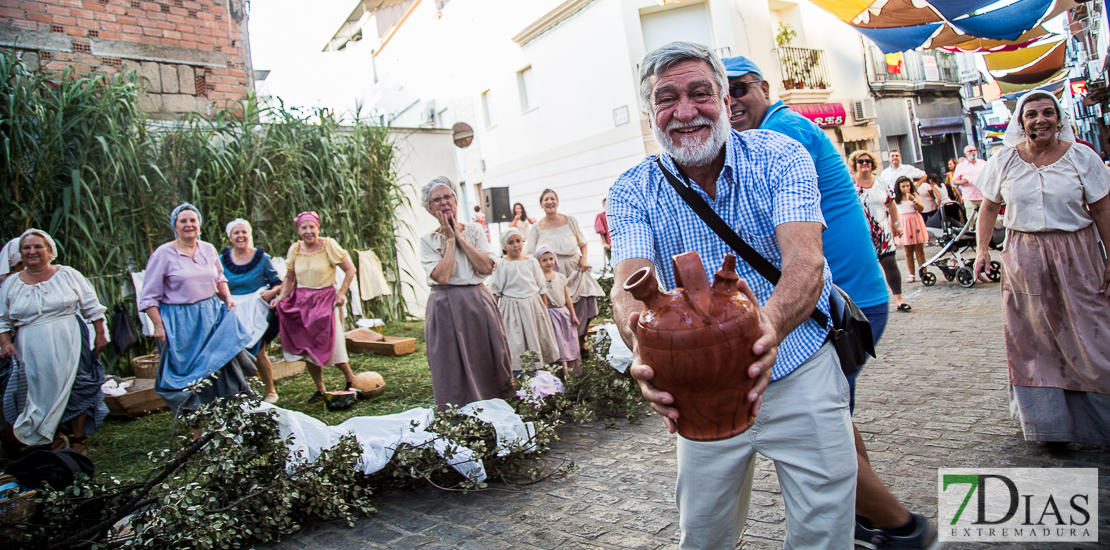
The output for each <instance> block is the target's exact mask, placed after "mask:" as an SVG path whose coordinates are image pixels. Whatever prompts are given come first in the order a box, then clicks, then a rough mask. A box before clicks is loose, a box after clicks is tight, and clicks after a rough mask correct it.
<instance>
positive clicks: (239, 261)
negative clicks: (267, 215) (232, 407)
mask: <svg viewBox="0 0 1110 550" xmlns="http://www.w3.org/2000/svg"><path fill="white" fill-rule="evenodd" d="M225 231H226V233H227V238H228V240H229V241H231V248H225V249H223V250H222V251H221V252H220V262H221V263H223V265H224V277H226V278H227V288H228V290H230V291H231V301H232V302H235V308H236V315H237V316H238V317H239V322H240V323H242V324H243V326H244V327H246V329H247V331H248V332H250V335H251V344H250V346H248V348H247V351H248V352H249V353H250V354H251V355H253V356H254V358H255V361H256V362H257V365H258V377H259V378H261V379H262V383H263V384H265V386H266V390H265V392H266V393H265V397H263V399H262V400H263V401H265V402H267V403H277V400H278V396H277V391H275V390H274V376H273V372H272V370H271V369H272V367H271V365H270V358H269V356H267V355H266V347H267V346H268V345H269V343H270V342H271V341H272V340H273V339H274V337H275V336H277V335H278V321H277V315H276V314H275V313H274V310H273V309H271V308H270V300H273V299H274V296H276V295H277V293H278V292H281V277H278V274H277V271H276V270H275V269H274V266H273V264H272V263H270V255H269V254H267V253H266V251H265V250H263V249H261V248H255V247H254V236H253V235H252V234H251V224H250V222H248V221H247V220H244V219H242V218H237V219H235V220H232V221H231V223H228V224H227V227H226V228H225Z"/></svg>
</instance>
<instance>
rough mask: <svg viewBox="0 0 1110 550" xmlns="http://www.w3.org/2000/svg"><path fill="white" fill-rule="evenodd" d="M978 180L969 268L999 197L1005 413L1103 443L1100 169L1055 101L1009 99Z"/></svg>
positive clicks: (1109, 305) (1107, 399)
mask: <svg viewBox="0 0 1110 550" xmlns="http://www.w3.org/2000/svg"><path fill="white" fill-rule="evenodd" d="M1003 144H1004V147H1003V148H1002V149H1001V150H1000V151H998V152H997V153H995V155H994V156H992V157H991V159H990V161H988V162H987V163H986V167H985V169H984V170H983V173H982V174H981V175H980V179H979V180H978V184H979V188H980V190H981V191H982V192H983V205H982V207H981V209H980V211H979V222H978V223H979V225H978V252H977V254H976V258H975V275H976V277H977V278H979V279H980V280H984V281H985V280H986V279H983V272H984V271H985V270H987V269H988V267H989V266H990V261H991V256H990V241H991V234H992V233H993V232H994V222H995V219H997V217H998V213H999V211H1000V209H1001V205H1002V204H1003V203H1005V204H1006V215H1005V221H1006V247H1005V248H1004V249H1003V250H1002V266H1003V270H1002V305H1003V308H1004V309H1003V326H1004V329H1005V330H1004V334H1005V340H1006V363H1007V365H1008V366H1009V370H1010V400H1011V403H1010V411H1011V414H1012V415H1013V417H1014V418H1016V419H1018V420H1019V421H1020V422H1021V429H1022V431H1023V432H1024V433H1025V439H1026V441H1039V442H1047V443H1050V444H1052V445H1053V446H1059V445H1060V444H1062V443H1064V442H1075V443H1087V444H1093V445H1110V345H1107V335H1110V265H1108V264H1107V263H1106V260H1105V258H1104V257H1103V255H1102V251H1100V250H1099V245H1098V241H1099V239H1100V238H1101V239H1102V240H1103V242H1105V241H1106V240H1107V239H1108V238H1110V172H1107V170H1105V169H1103V168H1102V160H1101V159H1100V158H1099V157H1098V155H1097V154H1095V152H1094V151H1092V150H1091V149H1089V148H1087V147H1084V146H1082V145H1080V144H1078V143H1076V142H1075V134H1074V133H1073V132H1072V129H1071V126H1070V125H1069V124H1068V114H1067V111H1066V110H1064V109H1062V108H1061V107H1060V104H1059V103H1058V102H1057V101H1056V98H1055V97H1053V96H1052V95H1050V94H1046V93H1044V92H1036V91H1034V92H1030V93H1028V94H1025V95H1024V96H1022V97H1021V99H1019V100H1018V103H1017V107H1016V109H1015V110H1014V115H1013V118H1011V119H1010V123H1009V125H1008V127H1007V128H1006V134H1005V135H1004V137H1003Z"/></svg>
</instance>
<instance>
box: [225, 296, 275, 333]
mask: <svg viewBox="0 0 1110 550" xmlns="http://www.w3.org/2000/svg"><path fill="white" fill-rule="evenodd" d="M267 290H268V289H266V288H265V287H263V288H260V289H258V290H256V291H254V292H252V293H250V294H232V295H231V302H232V303H233V304H235V316H236V317H238V318H239V323H240V324H242V325H243V328H244V329H246V331H247V333H249V334H250V335H251V343H250V345H248V346H247V348H253V347H254V345H255V344H257V343H258V341H259V340H261V339H262V336H263V335H264V334H266V329H267V328H269V327H270V311H271V310H270V304H268V303H266V300H263V299H262V293H263V292H266V291H267Z"/></svg>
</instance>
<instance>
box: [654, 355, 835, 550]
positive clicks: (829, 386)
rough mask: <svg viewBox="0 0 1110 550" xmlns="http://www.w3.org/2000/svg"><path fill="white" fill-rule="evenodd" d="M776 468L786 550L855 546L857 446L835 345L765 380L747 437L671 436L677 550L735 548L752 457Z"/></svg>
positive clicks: (745, 504)
mask: <svg viewBox="0 0 1110 550" xmlns="http://www.w3.org/2000/svg"><path fill="white" fill-rule="evenodd" d="M756 452H758V453H759V454H761V455H763V456H766V457H767V458H770V459H771V460H773V461H774V462H775V470H776V472H777V473H778V478H779V485H780V486H781V488H782V495H783V499H784V500H785V503H786V541H785V543H784V545H783V547H784V548H787V549H792V550H793V549H815V550H816V549H820V550H828V549H843V550H849V549H851V548H852V547H853V533H854V529H855V503H856V448H855V441H854V439H853V435H852V421H851V417H850V415H849V413H848V381H847V380H846V379H845V378H844V374H842V373H841V371H840V361H839V360H838V359H837V357H836V352H835V350H834V349H833V346H832V344H830V343H826V344H825V345H824V346H822V347H821V349H820V350H819V351H818V352H817V353H815V354H814V355H813V356H812V357H810V358H809V359H808V360H807V361H806V362H805V363H802V364H801V365H800V366H799V367H798V368H797V369H795V370H794V371H793V372H791V373H790V374H788V375H786V376H785V377H783V378H782V379H780V380H777V381H774V382H771V384H770V385H768V386H767V391H766V392H764V394H763V406H762V407H761V408H760V410H759V416H758V417H756V420H755V424H754V425H753V426H752V427H751V429H749V430H748V431H746V432H744V433H742V434H740V435H737V436H734V437H732V438H729V439H725V440H722V441H692V440H689V439H685V438H683V437H681V436H679V438H678V481H677V483H676V488H675V500H676V501H677V503H678V511H679V525H680V527H681V530H682V539H681V542H680V543H679V547H680V548H682V549H684V550H686V549H691V550H692V549H697V550H733V549H734V548H735V547H736V542H737V541H738V540H739V539H740V535H741V534H743V530H744V522H745V520H746V519H747V516H748V504H749V503H750V501H751V489H752V475H751V474H752V471H753V468H754V466H755V460H754V459H753V458H754V456H753V455H754V453H756Z"/></svg>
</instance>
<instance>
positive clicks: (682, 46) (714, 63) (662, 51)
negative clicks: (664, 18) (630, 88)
mask: <svg viewBox="0 0 1110 550" xmlns="http://www.w3.org/2000/svg"><path fill="white" fill-rule="evenodd" d="M691 60H696V61H704V62H706V63H708V64H709V68H710V69H712V70H713V76H714V77H716V79H717V90H718V92H719V93H720V94H721V97H724V96H725V95H727V94H728V76H727V73H726V72H725V65H724V63H721V58H720V57H718V56H717V54H715V53H713V50H710V49H709V47H707V46H705V45H703V44H698V43H695V42H671V43H670V44H667V45H665V46H660V47H658V48H656V49H655V50H654V51H652V52H651V53H649V54H647V55H646V56H645V57H644V61H643V62H642V63H640V99H642V100H643V101H644V107H645V108H647V110H648V112H649V113H650V112H652V109H651V91H652V90H651V77H653V76H658V75H659V73H662V72H663V71H666V70H667V69H670V68H671V67H674V66H675V65H678V64H679V63H682V62H684V61H691Z"/></svg>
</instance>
